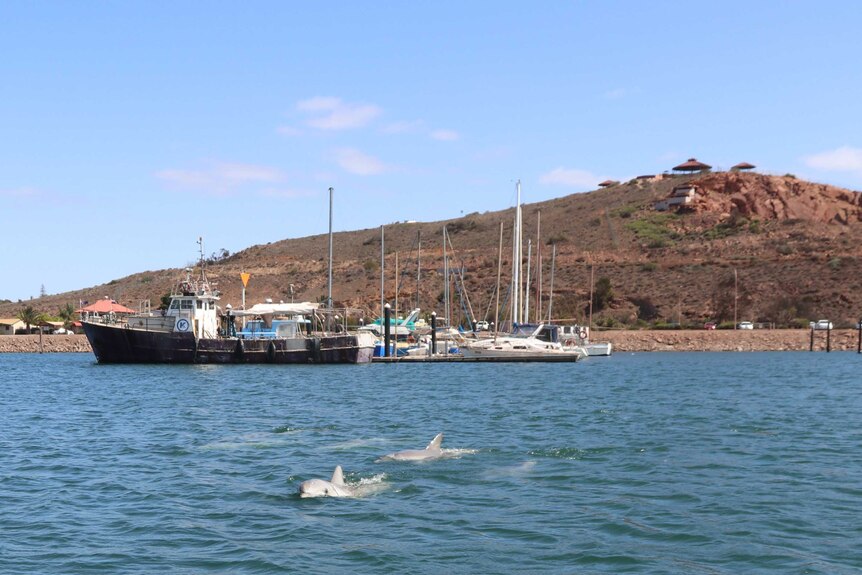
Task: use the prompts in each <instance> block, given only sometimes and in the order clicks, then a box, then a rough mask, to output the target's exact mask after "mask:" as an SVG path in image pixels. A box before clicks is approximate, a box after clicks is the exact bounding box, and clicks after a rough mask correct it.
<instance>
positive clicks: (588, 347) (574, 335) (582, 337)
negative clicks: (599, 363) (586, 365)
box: [560, 325, 613, 357]
mask: <svg viewBox="0 0 862 575" xmlns="http://www.w3.org/2000/svg"><path fill="white" fill-rule="evenodd" d="M560 341H561V342H563V346H577V347H581V348H583V349H584V351H586V352H587V355H589V356H590V357H595V356H608V355H611V354H612V353H613V344H611V342H609V341H605V342H597V343H591V342H590V328H588V327H586V326H583V325H561V326H560Z"/></svg>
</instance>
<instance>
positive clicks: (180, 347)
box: [82, 322, 373, 364]
mask: <svg viewBox="0 0 862 575" xmlns="http://www.w3.org/2000/svg"><path fill="white" fill-rule="evenodd" d="M82 325H83V328H84V333H85V334H86V336H87V339H88V340H89V342H90V346H91V347H92V349H93V353H94V354H95V356H96V360H97V361H98V362H99V363H217V364H234V363H271V364H329V363H369V362H370V361H371V355H372V353H373V345H372V346H368V345H364V338H361V337H360V336H355V335H350V334H342V335H318V336H310V337H301V338H300V337H298V338H289V339H237V338H211V339H210V338H201V339H197V338H195V337H194V335H193V334H191V333H183V332H164V331H147V330H141V329H134V328H127V327H123V326H118V325H103V324H97V323H90V322H83V323H82Z"/></svg>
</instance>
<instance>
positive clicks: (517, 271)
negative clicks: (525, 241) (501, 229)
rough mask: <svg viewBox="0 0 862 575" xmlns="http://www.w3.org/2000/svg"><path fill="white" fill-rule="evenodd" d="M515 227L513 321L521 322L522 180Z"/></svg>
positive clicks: (517, 187)
mask: <svg viewBox="0 0 862 575" xmlns="http://www.w3.org/2000/svg"><path fill="white" fill-rule="evenodd" d="M516 189H517V191H518V193H517V197H518V200H517V203H516V205H515V227H514V233H513V238H512V322H513V323H521V321H522V319H523V317H522V315H521V312H522V307H521V253H522V249H521V180H518V182H517V184H516Z"/></svg>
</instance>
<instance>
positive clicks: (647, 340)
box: [0, 329, 858, 353]
mask: <svg viewBox="0 0 862 575" xmlns="http://www.w3.org/2000/svg"><path fill="white" fill-rule="evenodd" d="M810 336H811V332H809V331H808V330H805V329H763V330H759V329H756V330H751V331H748V330H736V331H734V330H715V331H707V330H673V331H662V330H640V331H629V330H610V331H595V332H594V333H593V340H594V341H597V342H598V341H609V342H611V343H613V344H614V351H616V352H640V351H807V350H808V346H809V342H810V339H809V338H810ZM857 341H858V333H857V331H856V330H853V329H836V330H833V331H832V334H831V348H832V350H833V351H856V345H857ZM40 349H41V351H44V352H45V353H49V352H64V353H70V352H79V353H91V352H92V350H91V349H90V344H89V342H88V341H87V338H86V337H85V336H83V335H45V336H42V343H41V348H40V343H39V336H38V335H4V336H0V353H39V351H40ZM814 349H815V350H817V351H824V350H826V332H825V331H818V332H815V334H814Z"/></svg>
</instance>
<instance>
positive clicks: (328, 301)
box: [326, 188, 333, 310]
mask: <svg viewBox="0 0 862 575" xmlns="http://www.w3.org/2000/svg"><path fill="white" fill-rule="evenodd" d="M332 191H333V190H332V188H329V283H328V286H329V288H328V291H327V296H326V307H328V308H329V309H330V310H332Z"/></svg>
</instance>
